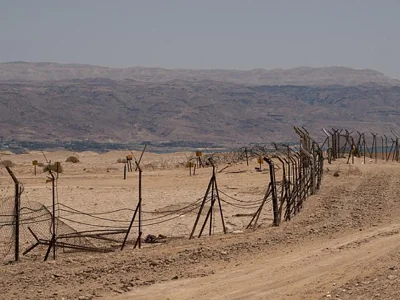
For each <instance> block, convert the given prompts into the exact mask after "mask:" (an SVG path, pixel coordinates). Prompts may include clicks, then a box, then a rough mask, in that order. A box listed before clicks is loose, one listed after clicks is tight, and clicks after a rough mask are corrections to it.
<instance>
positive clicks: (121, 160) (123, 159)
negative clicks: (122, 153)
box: [117, 158, 126, 164]
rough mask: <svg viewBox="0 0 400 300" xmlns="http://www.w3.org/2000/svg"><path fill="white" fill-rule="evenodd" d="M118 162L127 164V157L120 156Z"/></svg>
mask: <svg viewBox="0 0 400 300" xmlns="http://www.w3.org/2000/svg"><path fill="white" fill-rule="evenodd" d="M117 163H119V164H126V158H118V159H117Z"/></svg>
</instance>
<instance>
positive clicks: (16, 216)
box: [6, 166, 20, 261]
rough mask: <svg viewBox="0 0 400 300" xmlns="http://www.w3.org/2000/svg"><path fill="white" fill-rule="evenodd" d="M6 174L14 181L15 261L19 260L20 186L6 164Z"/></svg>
mask: <svg viewBox="0 0 400 300" xmlns="http://www.w3.org/2000/svg"><path fill="white" fill-rule="evenodd" d="M6 169H7V172H8V174H10V176H11V178H12V180H13V181H14V185H15V195H14V231H15V232H14V233H15V239H14V248H15V249H14V259H15V261H18V260H19V213H20V186H19V181H18V179H17V178H16V177H15V175H14V173H13V172H12V171H11V169H10V168H9V167H8V166H6Z"/></svg>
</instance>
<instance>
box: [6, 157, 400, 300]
mask: <svg viewBox="0 0 400 300" xmlns="http://www.w3.org/2000/svg"><path fill="white" fill-rule="evenodd" d="M29 159H31V158H29ZM96 159H97V160H98V161H101V159H102V158H101V157H100V156H99V157H98V158H96ZM97 160H95V159H94V158H93V164H94V165H96V166H97ZM110 161H111V159H110ZM112 161H114V158H113V159H112ZM110 166H111V163H110ZM85 167H86V166H85ZM76 168H78V167H76ZM79 168H82V165H80V166H79ZM335 171H339V177H335V176H333V174H334V172H335ZM96 174H97V173H96ZM150 175H151V174H150ZM156 175H157V176H159V177H160V178H161V177H162V176H167V177H168V180H170V181H171V182H172V183H174V181H175V182H176V180H180V182H181V183H182V185H184V186H193V183H192V182H193V180H194V179H193V178H190V177H188V176H186V177H184V176H182V175H179V172H178V171H177V170H171V171H168V170H166V171H163V172H161V173H157V174H156ZM71 176H72V175H71ZM81 176H83V175H81ZM96 176H97V179H96V180H97V181H96V182H97V184H98V185H101V184H102V180H103V183H104V182H107V184H109V185H110V188H109V190H113V188H112V186H113V185H114V184H115V185H116V184H119V181H117V180H116V179H115V180H114V181H115V183H114V181H110V179H107V178H109V177H110V175H109V173H105V172H104V174H99V175H96ZM152 176H153V175H152ZM224 176H225V177H224ZM260 176H263V175H261V174H255V175H253V174H248V173H235V174H226V175H224V174H219V179H220V180H221V182H222V183H223V184H224V185H225V186H226V187H225V189H228V188H229V187H231V185H232V186H236V187H237V188H238V189H237V190H234V191H235V192H236V191H237V193H239V192H240V191H241V189H243V190H244V189H248V190H249V193H248V196H249V197H254V196H253V194H252V193H254V189H255V187H258V186H261V184H262V183H263V181H264V179H263V178H262V177H260ZM153 177H154V176H153ZM203 177H204V178H203ZM203 177H201V175H199V177H198V178H195V179H196V180H202V182H203V183H205V184H206V183H207V180H208V174H204V176H203ZM154 178H156V177H154ZM68 180H69V181H68ZM73 180H75V179H74V178H73V176H72V177H71V179H69V178H67V177H66V179H65V189H66V190H67V189H68V191H69V190H71V191H72V192H76V193H77V192H78V191H79V192H80V193H82V192H85V193H86V194H85V195H86V196H87V197H89V196H88V195H90V191H91V190H90V187H89V183H90V182H89V181H88V183H87V185H88V186H87V187H86V186H85V189H84V190H82V191H81V190H80V189H82V188H80V189H78V187H75V186H74V184H75V183H74V181H73ZM85 180H86V181H87V180H89V179H88V178H85V177H82V178H81V179H80V183H79V185H83V184H85V182H86V181H85ZM160 180H161V179H160ZM224 180H225V182H224ZM256 180H259V183H257V184H256V182H255V181H256ZM172 183H171V184H172ZM237 183H240V186H239V184H237ZM34 184H36V183H35V182H32V186H33V185H34ZM146 184H147V187H148V189H150V190H151V191H152V193H156V192H157V186H156V185H155V184H154V182H153V181H150V180H149V181H147V183H146ZM152 184H153V186H152ZM165 184H166V183H165ZM221 185H222V184H221ZM201 186H202V185H201ZM222 186H223V185H222ZM26 187H27V189H30V187H29V183H28V184H27V185H26ZM34 188H35V189H36V187H32V188H31V189H30V190H29V192H30V193H31V192H32V194H30V195H31V196H30V197H32V198H33V197H34V194H33V192H34ZM168 189H169V190H170V193H171V194H172V193H173V192H174V191H175V190H174V186H172V185H171V186H170V187H169V186H168ZM95 191H96V190H95ZM200 191H201V190H200ZM260 192H262V189H261V190H260ZM102 193H105V191H104V189H103V190H100V189H99V190H98V191H97V192H96V194H94V196H96V197H92V198H93V199H92V198H90V199H89V200H90V201H95V200H96V201H97V199H100V198H101V195H102ZM124 193H125V192H124V190H121V192H120V195H119V194H118V195H119V196H124V195H125V194H124ZM176 193H177V195H181V196H180V197H175V198H174V199H175V200H174V201H177V199H178V200H179V199H181V198H182V199H184V200H185V198H184V196H185V195H184V194H183V191H180V190H176ZM40 195H41V194H40ZM128 195H129V194H128V192H127V194H126V195H125V197H128ZM399 195H400V164H398V163H392V162H387V163H386V162H379V163H378V164H375V163H373V162H372V161H370V162H368V163H367V164H366V165H363V164H361V161H357V160H356V164H355V165H346V164H345V162H344V161H337V162H335V163H334V164H333V165H327V166H325V172H324V179H323V183H322V187H321V190H320V191H319V192H318V194H317V195H314V196H311V197H309V198H308V199H307V201H306V202H305V204H304V207H303V209H302V211H301V212H300V213H299V214H298V215H296V216H295V217H294V218H293V219H292V220H291V221H290V222H283V223H282V224H281V226H279V227H272V226H270V225H269V224H270V221H268V220H265V219H264V221H263V223H262V226H261V227H260V228H258V229H257V230H254V231H253V230H250V231H245V232H244V233H230V234H227V235H222V234H216V235H215V236H211V237H202V238H200V239H193V240H188V239H187V237H185V238H182V239H179V238H178V239H171V240H170V241H168V242H167V243H166V244H161V245H145V247H144V248H143V249H141V250H132V249H131V248H127V249H126V250H124V251H119V252H113V253H103V254H93V253H69V254H65V255H63V254H62V253H60V255H59V256H58V258H57V260H56V261H55V262H53V261H50V262H46V263H43V262H42V257H41V256H39V258H38V259H37V260H34V261H30V260H23V261H22V262H20V263H17V264H8V265H2V266H1V267H0V291H1V293H0V299H60V300H61V299H64V300H69V299H81V300H90V299H97V298H100V297H101V299H107V300H108V299H110V300H111V299H117V300H127V299H171V300H176V299H326V298H334V299H400V274H399V272H400V271H399V269H400V197H399ZM74 199H75V198H73V197H72V196H71V199H70V200H69V201H70V202H71V205H76V204H75V203H72V201H73V200H74ZM110 199H111V196H110ZM165 199H167V197H165ZM89 200H88V201H89ZM165 201H166V200H165ZM70 202H68V203H70ZM98 203H99V205H100V204H101V202H100V201H99V202H98ZM168 204H169V203H164V205H168ZM192 219H193V218H192V217H191V218H190V220H192ZM232 219H233V218H232Z"/></svg>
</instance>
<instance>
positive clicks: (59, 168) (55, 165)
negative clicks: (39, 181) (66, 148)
mask: <svg viewBox="0 0 400 300" xmlns="http://www.w3.org/2000/svg"><path fill="white" fill-rule="evenodd" d="M49 169H50V170H52V171H53V172H57V171H58V173H62V172H63V167H62V166H61V163H59V164H58V170H57V163H53V164H50V165H46V166H44V167H43V172H49Z"/></svg>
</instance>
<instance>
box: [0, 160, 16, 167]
mask: <svg viewBox="0 0 400 300" xmlns="http://www.w3.org/2000/svg"><path fill="white" fill-rule="evenodd" d="M0 164H1V165H2V166H4V167H9V168H11V167H14V166H15V164H14V163H13V162H12V161H11V160H2V161H1V162H0Z"/></svg>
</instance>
